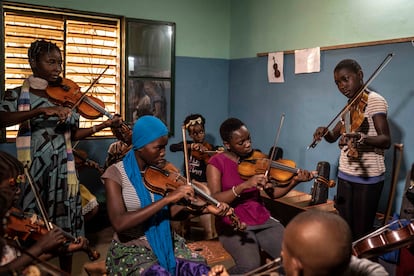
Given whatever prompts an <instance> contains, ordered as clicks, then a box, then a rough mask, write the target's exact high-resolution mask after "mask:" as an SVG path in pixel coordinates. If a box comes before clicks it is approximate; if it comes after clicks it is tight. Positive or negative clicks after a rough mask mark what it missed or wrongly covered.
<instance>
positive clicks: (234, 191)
mask: <svg viewBox="0 0 414 276" xmlns="http://www.w3.org/2000/svg"><path fill="white" fill-rule="evenodd" d="M231 191H232V192H233V194H234V196H235V197H240V195H239V194H238V193H236V186H233V187H231Z"/></svg>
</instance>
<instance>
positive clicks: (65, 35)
mask: <svg viewBox="0 0 414 276" xmlns="http://www.w3.org/2000/svg"><path fill="white" fill-rule="evenodd" d="M3 25H4V26H3V27H4V60H5V63H4V70H5V75H4V76H5V79H4V85H5V88H6V89H8V88H13V87H16V86H20V85H21V84H22V83H23V80H24V79H25V78H27V77H28V76H29V75H30V74H31V73H32V72H31V69H30V66H29V63H28V60H27V50H28V48H29V47H30V44H31V43H32V42H33V41H35V40H37V39H46V40H49V41H53V42H54V43H56V44H57V45H58V46H59V48H60V49H61V52H62V57H63V60H64V64H63V77H65V78H68V79H70V80H73V81H74V82H76V83H77V84H78V85H79V86H80V87H81V91H82V92H85V91H87V89H89V88H90V90H88V93H90V94H88V95H91V96H94V97H97V98H98V99H100V100H102V101H103V102H104V104H105V109H106V111H108V112H109V113H110V114H115V113H120V110H121V105H120V102H121V96H120V95H121V93H120V91H121V71H122V65H121V64H122V63H121V39H120V18H117V17H110V16H99V15H96V14H93V15H90V14H87V13H80V12H74V11H73V12H71V11H68V10H64V11H63V10H59V9H52V8H47V7H33V6H27V5H23V4H22V5H19V4H14V3H13V4H12V3H3ZM98 77H99V80H98V81H97V82H96V84H95V85H93V86H92V87H90V86H91V83H92V82H93V81H94V80H95V79H96V78H98ZM106 119H107V118H106V117H104V116H102V117H100V118H98V119H96V120H88V119H85V118H81V122H80V126H81V127H90V126H92V125H94V124H97V123H99V122H101V121H105V120H106ZM16 133H17V126H13V127H10V128H7V138H15V137H16ZM106 135H112V132H111V131H110V130H109V129H105V130H104V131H101V132H99V133H96V134H95V136H106Z"/></svg>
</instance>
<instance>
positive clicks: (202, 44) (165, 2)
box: [14, 0, 230, 59]
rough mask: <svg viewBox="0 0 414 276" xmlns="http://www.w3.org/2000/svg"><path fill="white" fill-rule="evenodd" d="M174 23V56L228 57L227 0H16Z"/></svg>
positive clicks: (228, 27)
mask: <svg viewBox="0 0 414 276" xmlns="http://www.w3.org/2000/svg"><path fill="white" fill-rule="evenodd" d="M14 2H20V3H29V4H35V5H41V6H49V7H59V8H68V9H74V10H81V11H92V12H99V13H107V14H114V15H122V16H126V17H132V18H139V19H151V20H160V21H168V22H175V23H176V30H177V32H176V54H177V56H188V57H206V58H224V59H228V58H229V55H230V54H229V53H230V19H229V14H230V1H229V0H208V1H206V0H115V1H114V0H16V1H14Z"/></svg>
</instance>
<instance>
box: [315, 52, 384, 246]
mask: <svg viewBox="0 0 414 276" xmlns="http://www.w3.org/2000/svg"><path fill="white" fill-rule="evenodd" d="M334 79H335V83H336V85H337V87H338V89H339V91H340V92H341V93H342V94H343V95H344V96H345V97H347V98H348V99H349V100H351V99H353V98H354V96H355V95H356V94H357V93H358V92H359V91H360V90H361V88H362V87H363V84H364V82H363V72H362V69H361V66H360V65H359V64H358V63H357V62H356V61H355V60H351V59H345V60H342V61H341V62H339V63H338V64H337V65H336V67H335V69H334ZM362 96H367V98H368V99H367V102H366V104H365V106H364V107H363V108H362V109H363V110H361V114H360V116H362V120H361V123H360V125H359V126H356V127H354V128H355V129H353V131H354V132H355V133H353V134H352V135H351V136H349V135H347V134H346V133H344V123H343V122H338V123H337V124H336V126H335V127H334V128H333V129H332V130H330V131H329V130H328V129H327V128H326V127H319V128H317V129H316V131H315V133H314V139H315V140H317V141H319V140H321V139H322V137H324V138H325V140H326V141H328V142H329V143H333V142H335V141H337V140H338V139H339V138H340V140H339V144H340V147H341V154H340V158H339V172H338V188H337V195H336V198H335V207H336V208H337V209H338V211H339V213H340V215H341V216H342V217H343V218H344V219H345V220H346V221H347V222H348V224H349V226H350V227H351V230H352V234H353V238H354V240H356V239H358V238H360V237H362V236H364V235H365V234H367V233H369V232H371V231H372V228H373V224H374V219H375V214H376V211H377V208H378V202H379V200H380V197H381V191H382V187H383V185H384V178H385V177H384V173H385V163H384V150H385V149H388V148H389V147H390V144H391V138H390V131H389V126H388V120H387V110H388V104H387V102H386V100H385V99H384V98H383V97H382V96H381V95H379V94H378V93H376V92H374V91H370V90H368V89H366V91H364V92H363V94H362ZM356 104H359V105H361V104H362V103H361V101H359V102H357V103H356ZM352 117H354V116H352ZM351 123H352V122H351ZM351 127H352V126H351ZM324 134H325V135H324ZM323 135H324V136H323ZM349 139H354V141H352V140H351V141H349ZM349 142H351V143H349ZM348 145H355V149H353V150H355V151H356V154H355V155H352V154H349V150H351V149H350V147H349V146H348Z"/></svg>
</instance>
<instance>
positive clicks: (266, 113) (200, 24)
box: [0, 0, 414, 210]
mask: <svg viewBox="0 0 414 276" xmlns="http://www.w3.org/2000/svg"><path fill="white" fill-rule="evenodd" d="M18 2H24V3H31V4H37V5H50V6H59V7H66V8H70V9H75V10H85V11H96V12H103V13H109V14H119V15H125V16H128V17H137V18H148V19H154V20H163V21H172V22H175V23H177V55H178V57H177V60H176V83H175V86H176V87H175V107H174V109H175V117H174V118H175V119H174V120H175V129H174V131H175V136H174V137H172V138H171V142H177V141H179V140H181V136H180V135H181V131H180V125H181V122H182V121H183V119H184V117H185V116H186V115H188V114H189V113H194V112H200V113H202V114H203V115H204V116H205V117H206V118H207V126H206V128H207V134H208V138H209V140H210V142H211V143H214V144H219V143H220V142H221V141H220V138H219V135H218V126H219V125H220V123H221V122H222V121H223V120H224V119H225V118H227V117H228V116H237V117H240V118H241V119H242V120H244V121H245V122H246V123H247V125H248V126H249V128H250V129H251V131H252V136H253V139H254V143H255V146H256V147H257V148H260V149H262V150H263V151H267V150H268V149H269V147H270V145H271V144H272V142H273V140H274V136H275V134H276V129H277V127H278V123H279V120H280V116H281V114H282V113H285V114H286V118H285V124H284V126H283V128H282V132H281V137H280V139H279V145H280V146H281V147H283V148H284V151H285V157H286V158H289V159H292V160H294V161H296V162H297V165H298V167H303V168H306V169H313V168H315V167H316V164H317V162H318V161H321V160H326V161H329V162H330V163H331V171H332V172H331V176H332V177H333V176H334V175H335V169H336V167H335V166H336V158H337V154H338V149H337V145H336V144H327V143H326V142H321V143H320V144H319V145H318V146H317V147H316V148H315V149H312V150H309V151H306V146H307V145H309V143H310V142H311V140H312V133H313V130H314V129H315V127H316V126H318V125H323V124H327V123H328V122H329V121H330V120H331V118H333V117H334V116H335V115H336V114H337V112H339V110H340V109H341V108H342V107H343V106H344V103H345V99H344V97H343V96H341V95H340V93H339V92H338V91H337V89H336V87H335V85H334V83H333V79H332V69H333V67H334V66H335V65H336V63H337V62H338V61H339V60H341V59H343V58H356V59H357V60H358V61H360V63H361V65H362V67H363V69H364V71H365V75H366V78H367V77H368V76H369V75H370V74H371V73H372V72H373V71H374V70H375V69H376V67H377V66H378V65H379V64H380V62H381V61H382V60H383V58H384V57H385V56H386V54H388V52H395V53H396V57H395V58H394V59H393V60H392V61H391V63H390V64H389V65H388V67H387V68H386V69H384V72H383V73H381V74H380V76H378V78H377V79H376V80H375V81H374V82H373V83H372V88H374V89H378V91H379V92H380V93H381V94H383V95H384V96H385V97H386V98H387V100H388V103H389V105H390V113H389V117H390V123H391V127H392V129H391V130H392V132H393V142H401V143H404V162H403V166H402V169H401V172H400V176H401V179H400V181H399V186H398V193H397V194H396V203H395V206H396V208H397V209H398V210H399V202H400V200H401V197H402V188H403V186H404V181H403V179H402V178H403V177H404V176H405V173H406V171H407V169H408V168H409V167H410V166H411V163H412V162H413V161H414V149H413V142H412V141H413V129H412V127H411V125H412V121H411V120H412V119H411V118H413V111H412V110H413V109H412V108H411V106H413V95H414V88H413V85H412V78H413V73H412V72H413V65H414V64H413V62H414V57H413V54H414V48H413V47H412V46H411V44H410V43H404V44H394V45H385V46H375V47H367V48H357V49H348V50H334V51H328V52H322V55H321V63H322V71H321V72H320V73H315V74H305V75H294V74H293V71H294V67H293V55H287V56H286V57H285V79H286V82H285V83H284V84H269V83H268V82H267V75H266V68H267V67H266V62H267V60H266V58H264V57H262V58H257V57H254V56H255V54H256V53H258V52H264V51H275V50H292V49H301V48H305V47H313V46H328V45H336V44H346V43H353V42H364V41H371V40H382V39H391V38H397V37H405V36H410V35H412V27H411V26H412V24H411V22H412V20H413V17H412V16H411V12H410V11H411V10H412V9H409V8H407V7H411V6H412V5H413V3H412V1H409V0H398V5H397V4H395V3H394V2H392V3H391V2H390V1H387V0H380V1H368V0H366V1H355V0H350V1H342V2H339V1H329V0H317V1H306V0H294V1H276V0H261V1H260V4H258V3H259V1H253V0H237V1H236V0H227V1H222V0H214V1H203V0H175V1H171V0H151V1H149V0H126V1H123V2H122V5H119V3H116V2H113V1H107V0H103V1H96V0H94V1H86V2H85V1H81V0H74V1H55V0H45V1H39V0H19V1H18ZM102 3H104V4H102ZM372 10H375V11H377V12H375V13H372V12H370V11H372ZM361 14H363V16H361ZM280 22H285V23H286V24H280ZM112 141H113V139H102V140H101V139H100V140H86V141H82V142H81V143H80V144H79V147H80V148H85V149H88V152H89V153H90V157H91V158H93V159H96V160H97V161H98V162H100V163H101V164H102V163H103V160H104V159H105V155H106V154H105V152H106V149H107V148H108V145H109V144H110V142H112ZM0 150H7V151H9V152H12V153H13V152H15V149H14V144H1V145H0ZM167 157H168V159H169V160H170V161H172V162H173V163H174V164H175V165H177V166H181V164H182V155H181V154H179V153H168V155H167ZM387 157H388V161H387V166H388V170H389V171H388V175H389V173H390V170H391V161H392V150H390V151H388V153H387ZM389 183H390V178H389V177H388V178H387V184H389ZM310 186H311V183H307V184H301V185H300V186H298V188H300V189H303V190H305V191H309V189H310ZM334 193H335V189H333V190H331V191H330V196H331V197H332V196H333V194H334ZM386 197H387V188H385V189H384V193H383V201H382V208H383V206H384V201H385V200H386Z"/></svg>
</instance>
